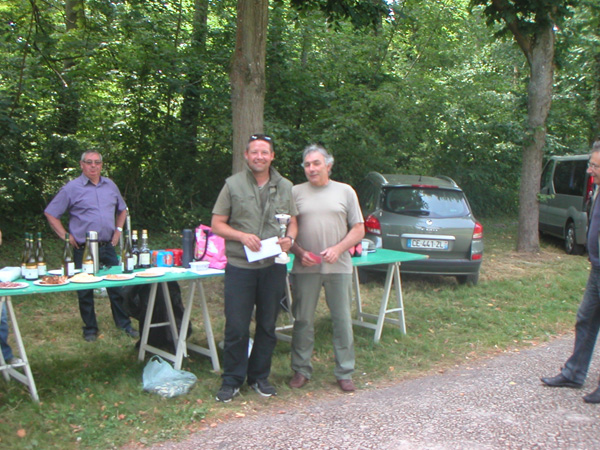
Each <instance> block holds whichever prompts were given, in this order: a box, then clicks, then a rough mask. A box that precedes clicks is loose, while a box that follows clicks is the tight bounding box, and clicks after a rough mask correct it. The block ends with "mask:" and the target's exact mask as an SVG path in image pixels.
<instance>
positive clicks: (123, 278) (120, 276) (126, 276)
mask: <svg viewBox="0 0 600 450" xmlns="http://www.w3.org/2000/svg"><path fill="white" fill-rule="evenodd" d="M111 276H115V277H118V278H111ZM102 278H104V281H126V280H131V279H133V278H135V275H134V274H132V273H115V274H112V275H111V274H109V275H104V277H102Z"/></svg>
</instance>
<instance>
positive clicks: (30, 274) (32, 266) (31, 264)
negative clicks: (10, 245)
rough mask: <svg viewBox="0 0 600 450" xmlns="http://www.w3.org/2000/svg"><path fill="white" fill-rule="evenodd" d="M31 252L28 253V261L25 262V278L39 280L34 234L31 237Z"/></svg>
mask: <svg viewBox="0 0 600 450" xmlns="http://www.w3.org/2000/svg"><path fill="white" fill-rule="evenodd" d="M28 240H29V245H28V247H29V251H28V252H27V261H26V262H25V276H24V277H23V278H25V279H26V280H37V279H38V271H37V261H36V259H35V247H34V246H33V233H32V234H30V235H29V238H28Z"/></svg>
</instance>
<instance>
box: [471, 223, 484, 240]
mask: <svg viewBox="0 0 600 450" xmlns="http://www.w3.org/2000/svg"><path fill="white" fill-rule="evenodd" d="M473 239H483V225H481V224H480V223H479V222H475V227H474V228H473Z"/></svg>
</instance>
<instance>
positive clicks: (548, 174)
mask: <svg viewBox="0 0 600 450" xmlns="http://www.w3.org/2000/svg"><path fill="white" fill-rule="evenodd" d="M553 166H554V161H552V160H551V161H548V163H547V164H546V165H545V166H544V171H543V172H542V178H541V182H540V188H541V189H543V188H545V187H546V186H548V185H549V184H550V181H552V167H553Z"/></svg>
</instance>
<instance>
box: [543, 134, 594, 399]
mask: <svg viewBox="0 0 600 450" xmlns="http://www.w3.org/2000/svg"><path fill="white" fill-rule="evenodd" d="M587 173H589V174H590V175H591V176H592V177H593V180H594V184H596V195H594V201H593V203H592V209H591V210H590V216H591V219H590V222H589V226H588V235H587V247H588V254H589V259H590V263H591V264H592V268H591V269H592V270H591V271H590V275H589V277H588V281H587V285H586V287H585V292H584V294H583V300H582V301H581V304H580V305H579V309H578V310H577V319H576V322H575V346H574V349H573V353H572V355H571V356H570V357H569V359H568V360H567V362H566V363H565V365H564V367H563V368H562V369H561V371H560V373H559V374H558V375H556V376H555V377H544V378H541V380H542V382H543V383H544V384H545V385H546V386H550V387H569V388H577V389H578V388H581V387H582V386H583V383H584V381H585V378H586V376H587V372H588V369H589V367H590V361H591V359H592V354H593V352H594V346H595V344H596V338H597V336H598V330H599V329H600V256H599V250H598V247H599V246H598V240H599V238H600V205H599V204H600V202H599V201H597V197H598V196H597V193H598V187H597V186H598V185H600V140H599V141H596V142H595V143H594V145H593V146H592V151H591V153H590V160H589V162H588V168H587ZM583 400H584V401H585V402H586V403H600V386H598V387H597V388H596V390H595V391H594V392H591V393H589V394H587V395H585V396H584V397H583Z"/></svg>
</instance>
